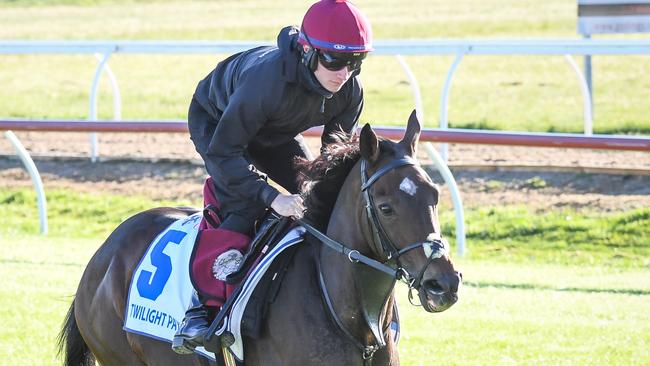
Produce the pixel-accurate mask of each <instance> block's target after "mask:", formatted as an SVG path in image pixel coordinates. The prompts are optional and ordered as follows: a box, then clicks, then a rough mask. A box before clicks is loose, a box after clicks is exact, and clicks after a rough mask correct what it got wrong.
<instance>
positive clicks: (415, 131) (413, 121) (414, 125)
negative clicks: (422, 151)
mask: <svg viewBox="0 0 650 366" xmlns="http://www.w3.org/2000/svg"><path fill="white" fill-rule="evenodd" d="M421 130H422V125H420V121H419V120H418V116H417V113H416V112H415V109H414V110H413V112H411V116H410V117H409V122H408V124H407V126H406V133H404V138H403V139H402V141H400V144H401V145H402V146H404V148H405V149H406V152H407V153H408V154H409V155H410V156H413V157H414V156H415V151H416V150H417V146H418V139H419V138H420V131H421Z"/></svg>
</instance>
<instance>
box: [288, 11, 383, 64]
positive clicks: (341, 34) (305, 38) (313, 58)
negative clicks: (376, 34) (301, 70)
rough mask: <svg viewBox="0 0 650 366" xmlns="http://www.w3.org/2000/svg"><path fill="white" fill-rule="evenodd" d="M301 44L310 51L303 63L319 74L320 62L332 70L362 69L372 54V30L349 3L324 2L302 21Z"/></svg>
mask: <svg viewBox="0 0 650 366" xmlns="http://www.w3.org/2000/svg"><path fill="white" fill-rule="evenodd" d="M298 43H300V44H302V45H306V46H309V47H310V50H309V51H308V52H305V54H304V58H303V62H304V63H305V64H306V65H307V66H309V68H310V69H311V70H316V68H317V67H318V60H320V62H321V64H322V65H323V66H324V67H325V68H327V69H329V70H333V71H336V70H340V69H342V68H343V67H346V66H347V67H348V68H349V69H351V70H354V69H358V68H359V67H361V62H362V61H363V59H364V58H365V57H366V55H367V54H368V52H370V51H372V50H373V48H372V28H371V27H370V22H369V21H368V19H367V18H366V17H365V16H364V15H363V14H362V13H361V11H360V10H359V9H358V8H357V7H356V6H354V5H353V4H352V3H350V2H348V1H346V0H321V1H319V2H317V3H315V4H314V5H312V6H311V7H310V8H309V10H307V13H306V14H305V17H304V18H303V20H302V26H301V27H300V35H299V37H298Z"/></svg>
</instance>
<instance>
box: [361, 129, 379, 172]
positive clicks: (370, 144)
mask: <svg viewBox="0 0 650 366" xmlns="http://www.w3.org/2000/svg"><path fill="white" fill-rule="evenodd" d="M359 151H360V152H361V157H362V158H364V159H366V161H368V162H369V163H374V162H375V161H376V160H377V158H379V140H377V135H375V131H373V130H372V128H370V125H369V124H367V123H366V125H365V126H363V128H362V129H361V135H360V136H359Z"/></svg>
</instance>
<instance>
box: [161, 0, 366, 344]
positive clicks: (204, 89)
mask: <svg viewBox="0 0 650 366" xmlns="http://www.w3.org/2000/svg"><path fill="white" fill-rule="evenodd" d="M370 51H372V30H371V27H370V23H369V22H368V20H367V19H366V17H365V16H364V15H363V14H362V13H361V12H360V11H359V10H358V9H357V8H356V7H355V6H354V5H353V4H351V3H349V2H348V1H346V0H321V1H319V2H317V3H315V4H313V5H312V6H311V7H310V8H309V10H308V11H307V13H306V14H305V16H304V18H303V21H302V25H301V27H300V29H298V28H296V27H292V26H289V27H286V28H284V29H282V30H281V31H280V34H279V35H278V38H277V47H270V46H269V47H257V48H253V49H250V50H247V51H244V52H241V53H238V54H235V55H232V56H230V57H228V58H227V59H225V60H224V61H222V62H220V63H219V64H218V65H217V67H216V68H215V69H214V70H213V71H212V72H210V74H208V76H207V77H206V78H205V79H203V80H202V81H200V82H199V84H198V86H197V88H196V91H195V93H194V96H193V98H192V101H191V103H190V107H189V114H188V124H189V130H190V136H191V139H192V141H193V142H194V145H195V147H196V150H197V152H198V153H199V154H200V155H201V157H202V158H203V160H204V162H205V167H206V169H207V172H208V174H209V175H210V176H211V177H212V178H213V180H214V192H215V194H216V196H217V198H218V200H219V202H220V209H221V213H222V217H224V221H223V223H222V224H221V225H220V226H219V228H218V230H219V238H218V240H216V241H215V242H216V244H215V245H218V246H220V247H222V246H223V247H224V248H246V247H247V246H248V245H249V244H250V240H251V239H250V237H251V235H252V231H253V226H254V223H255V221H256V220H257V219H259V218H261V216H262V215H263V214H264V212H265V211H266V210H267V208H269V207H270V208H271V209H273V210H274V211H275V212H277V213H278V214H279V215H281V216H291V217H301V216H302V213H303V211H304V206H303V201H302V198H301V197H300V196H299V195H298V193H299V187H298V185H297V183H296V178H297V172H296V170H295V169H294V167H293V164H292V163H293V160H294V158H295V157H302V158H308V159H311V158H312V156H311V153H310V152H309V149H308V148H307V146H306V144H305V142H304V141H303V138H302V135H300V133H301V132H303V131H305V130H307V129H309V128H310V127H313V126H320V125H323V126H324V130H323V135H322V138H321V142H322V144H323V146H325V145H327V144H328V143H330V142H332V138H331V136H330V134H331V133H332V132H335V131H343V132H345V133H348V134H352V133H354V130H355V127H356V125H357V122H358V119H359V115H360V114H361V110H362V107H363V89H362V86H361V83H360V80H359V78H358V77H357V76H358V74H359V72H360V67H361V63H362V61H363V59H364V58H365V57H366V55H367V54H368V52H370ZM267 176H268V177H269V178H271V179H272V180H273V181H274V182H276V183H277V184H278V185H280V186H282V187H283V188H284V189H286V191H287V192H289V193H288V194H284V193H281V192H280V191H278V190H277V189H276V188H275V187H273V186H272V185H270V184H269V183H268V182H267V180H266V177H267ZM212 261H213V262H212V263H210V262H206V263H205V264H203V263H201V265H203V266H205V267H207V268H209V269H210V270H213V269H212V268H213V267H214V263H215V261H214V259H212ZM197 266H199V265H198V264H197V263H194V264H190V268H191V270H190V271H191V272H192V271H193V270H196V268H197ZM210 274H212V273H210ZM208 277H211V276H208ZM212 280H214V279H212ZM214 281H216V280H214ZM193 283H194V285H195V287H196V290H197V292H198V295H199V296H198V301H197V299H195V300H193V304H192V305H191V306H190V308H189V309H188V310H187V312H186V314H185V319H184V320H183V322H182V324H181V326H180V327H179V329H178V331H177V333H176V335H175V336H174V343H173V348H174V351H176V352H178V353H191V352H192V350H193V349H194V348H195V347H197V346H201V345H203V336H204V333H205V331H206V330H207V328H208V327H209V323H208V319H207V314H208V308H207V307H206V305H205V304H206V302H208V300H209V295H208V294H206V291H203V290H202V288H201V285H200V284H198V283H197V281H193ZM206 286H209V284H206ZM208 304H209V303H208ZM181 344H182V345H181Z"/></svg>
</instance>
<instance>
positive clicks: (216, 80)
mask: <svg viewBox="0 0 650 366" xmlns="http://www.w3.org/2000/svg"><path fill="white" fill-rule="evenodd" d="M297 39H298V30H297V29H296V28H295V27H286V28H284V29H282V30H281V31H280V34H279V35H278V41H277V42H278V46H277V47H271V46H268V47H257V48H253V49H251V50H248V51H244V52H241V53H238V54H235V55H232V56H230V57H229V58H227V59H225V60H224V61H222V62H220V63H219V64H218V65H217V67H216V68H215V69H214V70H213V71H212V72H211V73H210V74H208V76H207V77H206V78H205V79H203V80H202V81H201V82H199V84H198V86H197V88H196V92H195V93H194V99H195V100H196V101H197V102H198V103H199V104H200V105H201V106H202V107H203V108H204V109H205V110H206V111H207V112H208V114H210V115H211V116H212V117H213V118H214V120H213V121H210V122H212V123H215V124H217V127H216V130H215V133H214V135H213V136H212V139H211V141H210V144H209V146H208V151H207V152H205V153H206V155H207V156H208V157H209V158H210V159H213V160H212V161H213V162H214V163H215V164H216V165H217V167H218V169H219V170H220V172H221V173H222V176H223V178H224V179H225V183H226V184H227V186H228V188H229V189H231V190H232V192H233V193H236V194H237V195H239V196H241V197H242V199H250V200H258V201H261V202H264V203H265V204H266V205H267V206H270V205H271V203H272V202H273V200H274V199H275V197H276V196H277V195H278V194H279V192H278V191H277V190H276V189H275V188H274V187H272V186H271V185H269V184H267V183H266V181H265V180H264V179H263V178H262V177H261V176H260V175H258V174H257V173H255V172H254V171H252V170H251V169H249V162H248V161H247V160H246V158H245V157H244V153H245V151H246V148H247V147H248V146H249V145H253V144H257V145H258V146H261V147H272V146H277V145H280V144H283V143H286V142H288V141H290V140H291V139H293V138H294V137H295V136H296V135H298V134H300V133H301V132H303V131H305V130H307V129H309V128H310V127H313V126H319V125H324V132H323V136H322V138H321V139H322V142H323V144H327V143H328V142H330V139H329V138H328V136H329V133H330V132H332V131H340V130H343V131H345V132H347V133H350V132H351V131H352V130H353V129H354V127H355V126H356V123H357V121H358V119H359V115H360V114H361V110H362V107H363V90H362V86H361V83H360V81H359V78H358V72H355V74H353V75H352V76H351V77H350V79H349V80H348V81H347V82H346V83H345V85H343V87H342V88H341V90H339V91H338V92H337V93H335V94H332V93H331V92H329V91H327V90H326V89H325V88H323V87H322V86H321V85H320V83H319V82H318V80H317V79H316V77H315V76H314V74H313V73H312V71H311V70H309V68H308V67H307V66H306V65H304V64H303V63H302V62H301V57H302V56H301V49H302V45H300V44H298V43H297ZM189 123H190V124H191V123H193V121H189ZM195 123H199V122H195ZM203 123H205V122H203Z"/></svg>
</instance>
